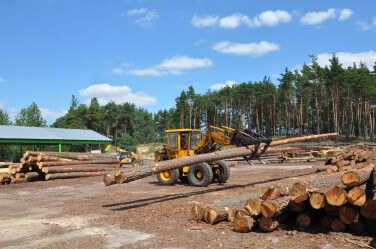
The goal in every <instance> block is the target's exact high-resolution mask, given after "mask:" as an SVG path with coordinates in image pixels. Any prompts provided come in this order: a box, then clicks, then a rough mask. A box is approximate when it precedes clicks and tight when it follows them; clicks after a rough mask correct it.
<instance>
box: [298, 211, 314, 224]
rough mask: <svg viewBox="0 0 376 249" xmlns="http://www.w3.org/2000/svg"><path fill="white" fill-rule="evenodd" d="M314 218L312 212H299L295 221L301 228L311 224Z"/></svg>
mask: <svg viewBox="0 0 376 249" xmlns="http://www.w3.org/2000/svg"><path fill="white" fill-rule="evenodd" d="M313 220H314V215H313V214H312V213H300V214H298V216H297V217H296V220H295V223H296V224H297V225H298V226H299V227H301V228H308V227H310V226H311V224H312V223H313Z"/></svg>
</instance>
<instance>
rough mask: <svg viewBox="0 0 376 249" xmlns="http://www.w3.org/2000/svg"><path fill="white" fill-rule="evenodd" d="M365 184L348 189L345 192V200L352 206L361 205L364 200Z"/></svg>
mask: <svg viewBox="0 0 376 249" xmlns="http://www.w3.org/2000/svg"><path fill="white" fill-rule="evenodd" d="M365 187H366V185H365V184H364V185H362V186H360V187H355V188H352V189H350V191H349V192H348V193H347V201H348V202H349V203H350V204H351V205H354V206H359V207H360V206H363V205H364V203H365V202H366V191H365Z"/></svg>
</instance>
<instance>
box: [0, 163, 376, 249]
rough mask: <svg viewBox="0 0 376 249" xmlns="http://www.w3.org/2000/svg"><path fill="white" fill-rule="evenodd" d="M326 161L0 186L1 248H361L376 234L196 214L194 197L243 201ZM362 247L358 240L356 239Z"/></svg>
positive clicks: (212, 202) (205, 201)
mask: <svg viewBox="0 0 376 249" xmlns="http://www.w3.org/2000/svg"><path fill="white" fill-rule="evenodd" d="M314 164H322V163H304V164H303V163H296V164H269V165H255V166H253V167H250V166H247V165H246V164H239V165H237V166H235V167H232V168H231V177H230V180H229V181H228V183H226V184H223V185H219V184H211V185H210V186H209V187H206V188H196V187H190V186H187V185H183V184H177V185H175V186H160V185H158V182H157V179H156V177H155V176H151V177H148V178H144V179H141V180H138V181H136V182H132V183H128V184H124V185H113V186H109V187H105V186H104V185H103V183H102V179H101V177H91V178H82V179H69V180H54V181H49V182H31V183H24V184H18V185H8V186H0V210H1V212H0V220H1V222H0V248H84V249H85V248H170V249H172V248H291V249H293V248H299V249H300V248H323V249H330V248H357V247H359V245H363V246H367V247H368V248H370V247H371V246H375V241H376V239H375V238H374V237H372V236H371V235H369V236H354V235H352V234H349V233H333V232H325V231H321V230H320V229H319V228H311V229H310V230H306V231H302V230H299V229H298V228H296V227H291V228H287V230H280V231H275V232H272V233H262V232H259V231H257V230H256V231H255V232H251V233H247V234H239V233H235V232H233V231H232V227H231V224H229V223H226V222H223V223H220V224H217V225H214V226H211V225H207V224H204V223H197V222H195V221H193V220H192V219H191V216H190V209H191V207H192V204H194V203H199V204H201V205H203V206H219V207H224V206H234V207H241V206H242V205H243V203H244V202H245V201H246V200H247V199H248V198H250V197H256V196H258V195H259V194H260V189H261V187H262V186H270V185H272V184H289V183H292V182H296V181H299V179H302V178H303V177H305V178H307V177H309V178H313V177H315V175H314V174H312V169H311V166H312V165H314ZM359 248H360V247H359Z"/></svg>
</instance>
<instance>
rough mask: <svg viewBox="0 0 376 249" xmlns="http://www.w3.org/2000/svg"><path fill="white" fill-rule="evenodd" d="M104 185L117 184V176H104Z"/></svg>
mask: <svg viewBox="0 0 376 249" xmlns="http://www.w3.org/2000/svg"><path fill="white" fill-rule="evenodd" d="M103 183H104V185H105V186H110V185H113V184H116V180H115V174H105V175H104V176H103Z"/></svg>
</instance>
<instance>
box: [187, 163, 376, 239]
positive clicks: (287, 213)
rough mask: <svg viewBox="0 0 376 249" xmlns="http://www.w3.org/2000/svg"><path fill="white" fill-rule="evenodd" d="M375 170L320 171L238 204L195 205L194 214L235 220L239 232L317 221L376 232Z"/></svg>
mask: <svg viewBox="0 0 376 249" xmlns="http://www.w3.org/2000/svg"><path fill="white" fill-rule="evenodd" d="M375 171H376V167H374V168H373V167H366V168H363V169H361V170H355V171H348V172H345V173H335V174H330V175H328V174H326V175H325V174H321V175H318V176H317V178H315V179H313V180H309V181H307V182H297V183H294V184H293V185H291V186H289V187H283V186H272V187H269V188H267V189H266V190H264V194H263V195H262V196H261V197H260V198H255V199H249V200H248V201H247V202H246V203H245V205H244V207H243V208H240V209H235V208H228V207H226V208H222V209H220V208H211V207H207V208H203V207H201V206H199V205H194V206H193V207H192V209H191V213H192V216H193V219H194V220H196V221H198V222H201V221H204V222H206V223H208V224H216V223H219V222H221V221H228V222H232V223H233V230H234V231H235V232H250V231H252V230H257V229H256V228H258V229H259V230H261V231H264V232H272V231H274V230H276V229H277V228H280V229H283V228H286V227H287V226H290V228H291V227H292V228H294V227H295V226H298V227H299V228H300V229H303V230H304V229H306V228H309V227H312V226H315V227H316V228H317V227H319V228H321V229H323V230H331V231H336V232H343V231H351V232H353V233H355V234H362V233H373V234H376V173H375ZM291 225H292V226H291Z"/></svg>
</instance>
